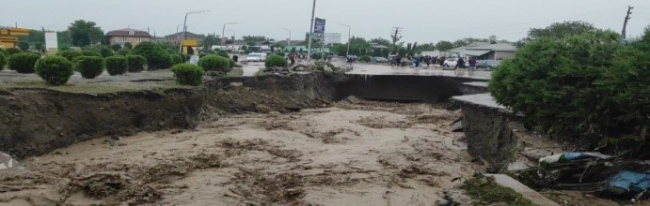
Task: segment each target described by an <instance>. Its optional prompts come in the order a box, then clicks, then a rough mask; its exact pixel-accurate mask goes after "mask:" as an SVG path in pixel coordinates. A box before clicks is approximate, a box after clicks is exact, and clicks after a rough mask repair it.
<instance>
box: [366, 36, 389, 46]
mask: <svg viewBox="0 0 650 206" xmlns="http://www.w3.org/2000/svg"><path fill="white" fill-rule="evenodd" d="M370 43H373V44H379V45H384V46H390V45H391V43H390V40H388V39H384V38H374V39H371V40H370Z"/></svg>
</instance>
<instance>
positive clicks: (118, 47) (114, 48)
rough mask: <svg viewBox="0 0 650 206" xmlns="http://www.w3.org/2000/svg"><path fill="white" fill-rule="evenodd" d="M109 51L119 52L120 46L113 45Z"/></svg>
mask: <svg viewBox="0 0 650 206" xmlns="http://www.w3.org/2000/svg"><path fill="white" fill-rule="evenodd" d="M111 49H113V51H119V50H120V49H122V45H119V44H113V45H111Z"/></svg>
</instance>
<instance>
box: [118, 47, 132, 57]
mask: <svg viewBox="0 0 650 206" xmlns="http://www.w3.org/2000/svg"><path fill="white" fill-rule="evenodd" d="M129 53H131V50H130V49H126V48H125V49H120V50H118V51H116V52H115V55H120V56H126V55H128V54H129Z"/></svg>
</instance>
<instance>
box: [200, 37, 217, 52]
mask: <svg viewBox="0 0 650 206" xmlns="http://www.w3.org/2000/svg"><path fill="white" fill-rule="evenodd" d="M220 39H221V38H220V37H219V36H217V35H214V34H208V36H206V37H205V40H203V51H206V52H207V51H210V50H212V46H214V45H219V44H221V40H220Z"/></svg>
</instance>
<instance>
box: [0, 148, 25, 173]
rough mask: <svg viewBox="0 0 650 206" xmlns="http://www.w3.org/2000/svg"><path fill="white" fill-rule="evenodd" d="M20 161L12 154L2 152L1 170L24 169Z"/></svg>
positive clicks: (0, 158) (0, 156) (0, 157)
mask: <svg viewBox="0 0 650 206" xmlns="http://www.w3.org/2000/svg"><path fill="white" fill-rule="evenodd" d="M24 169H25V167H23V166H22V165H21V164H20V163H18V161H16V160H15V159H14V158H12V157H11V155H9V154H7V153H4V152H0V170H24Z"/></svg>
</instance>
